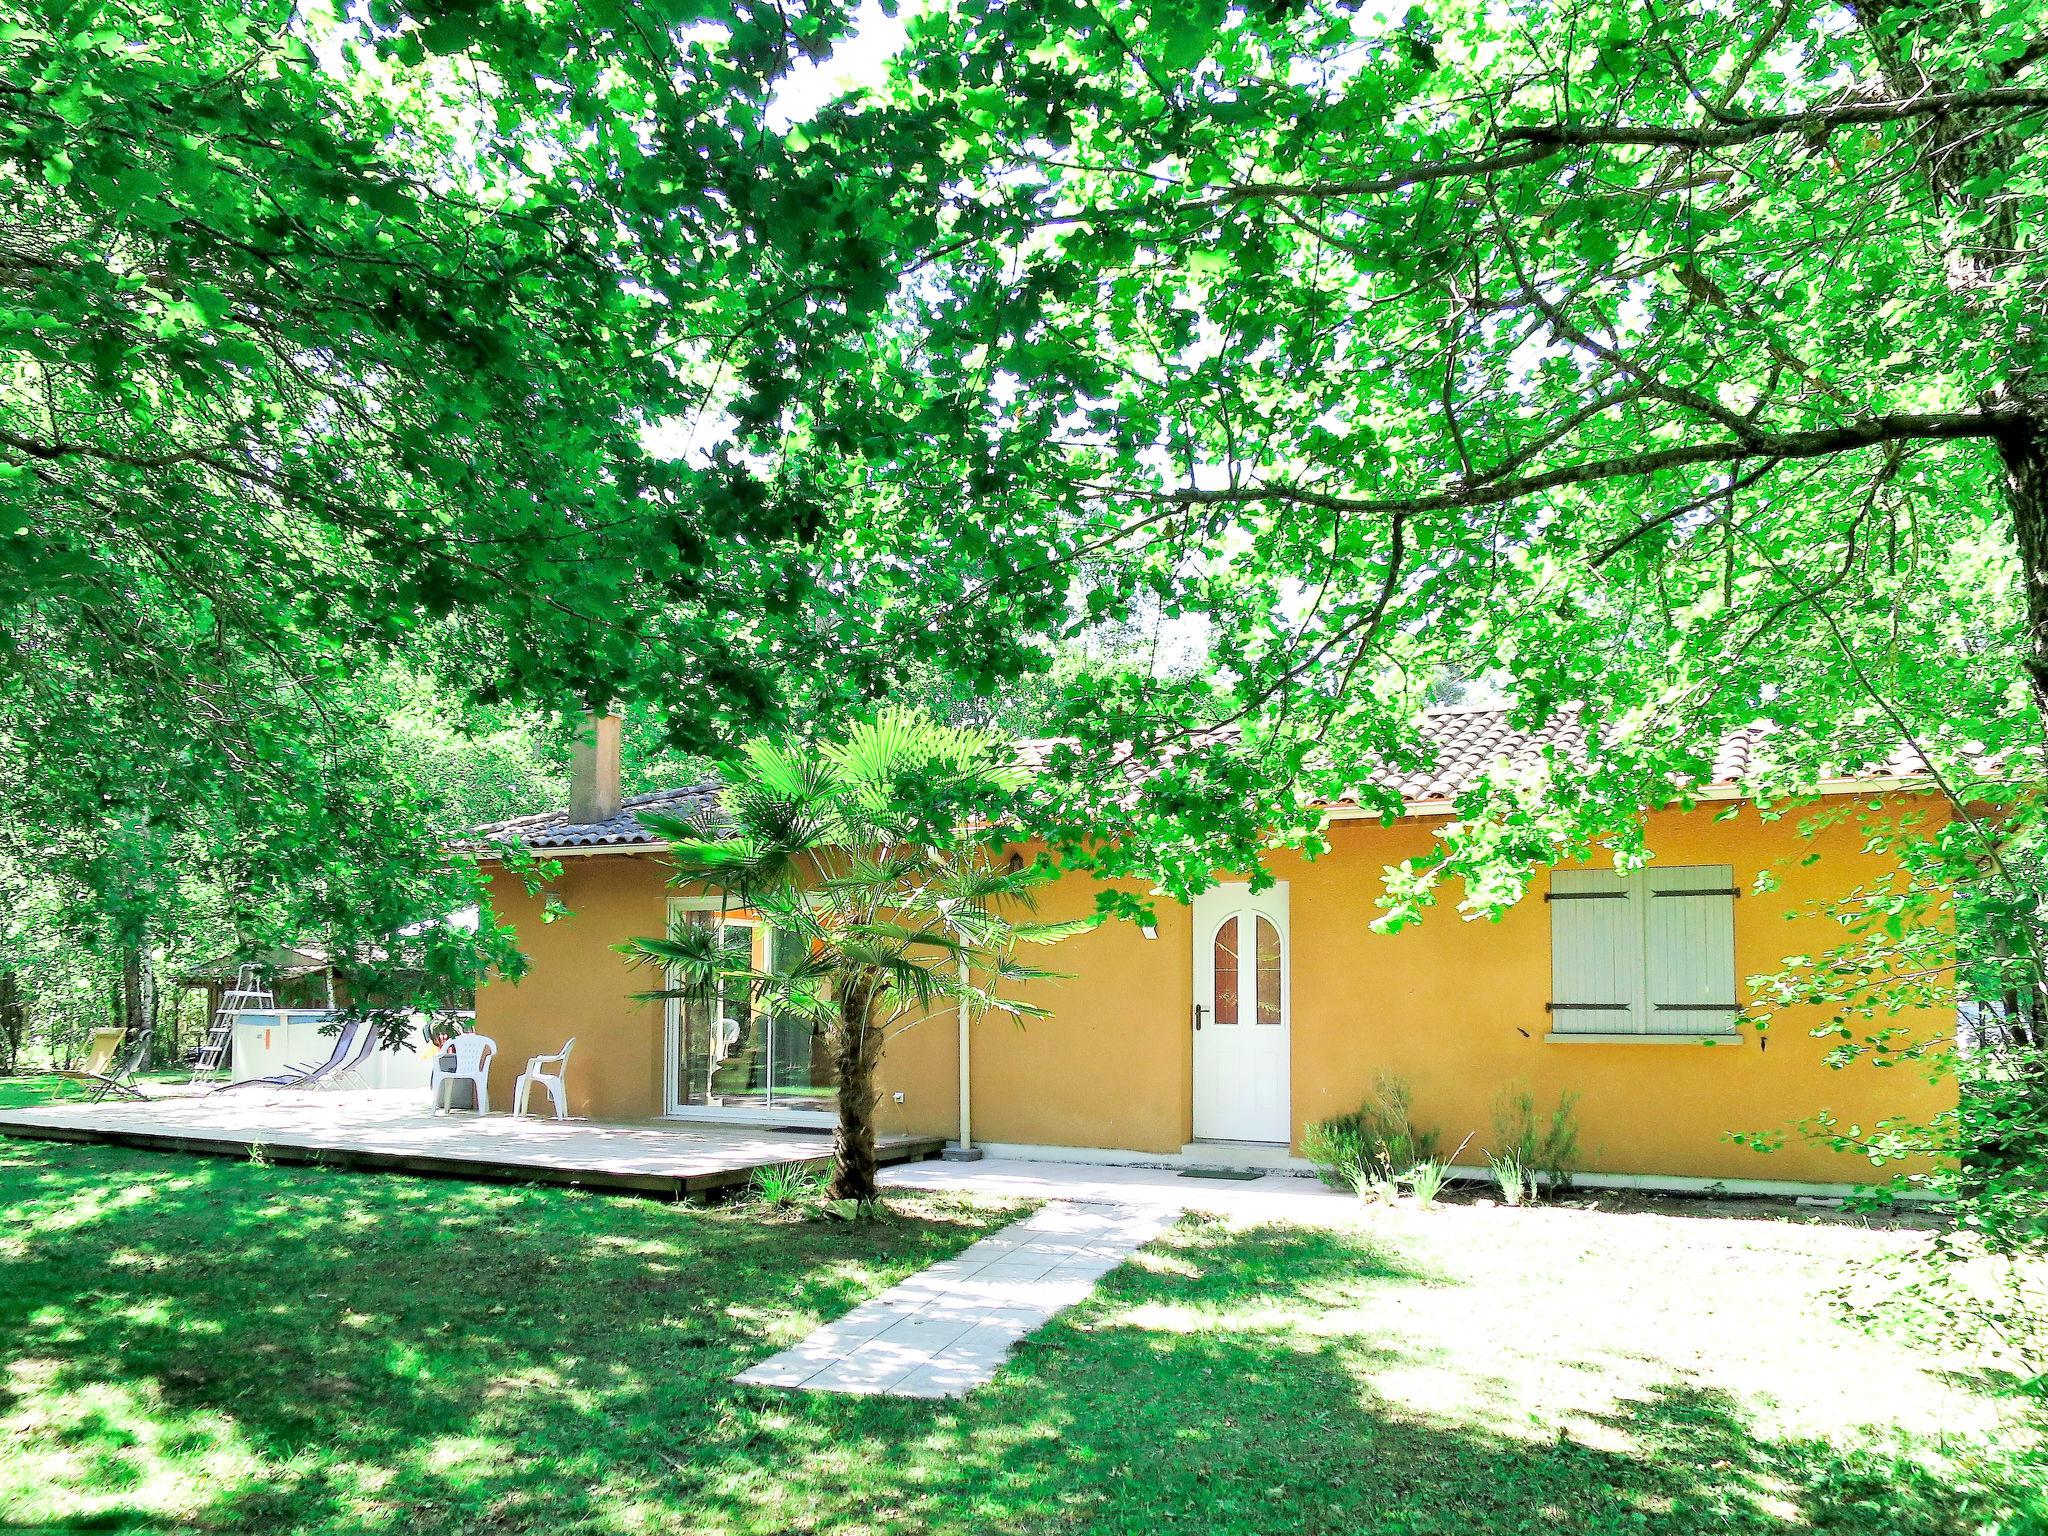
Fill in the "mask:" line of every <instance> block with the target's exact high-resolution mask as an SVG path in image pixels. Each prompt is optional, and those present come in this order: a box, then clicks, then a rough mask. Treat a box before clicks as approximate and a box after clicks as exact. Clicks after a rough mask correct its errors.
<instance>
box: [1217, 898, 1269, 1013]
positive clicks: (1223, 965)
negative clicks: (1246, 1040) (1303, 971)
mask: <svg viewBox="0 0 2048 1536" xmlns="http://www.w3.org/2000/svg"><path fill="white" fill-rule="evenodd" d="M1247 930H1249V932H1250V935H1251V953H1250V955H1249V956H1248V957H1247V955H1246V954H1245V949H1244V944H1245V933H1246V931H1247ZM1212 942H1213V943H1214V945H1215V952H1214V955H1213V957H1212V966H1213V972H1212V973H1213V975H1214V977H1215V998H1214V1001H1215V1005H1216V1011H1215V1022H1216V1023H1218V1024H1222V1025H1226V1026H1227V1025H1233V1024H1235V1023H1237V1021H1238V1014H1239V1009H1240V998H1241V996H1242V994H1243V993H1244V992H1245V991H1246V986H1247V984H1248V985H1249V992H1250V997H1249V1001H1250V1003H1251V1022H1252V1023H1253V1024H1263V1025H1266V1026H1267V1027H1269V1028H1278V1027H1279V1024H1280V982H1281V976H1280V967H1281V959H1280V930H1279V929H1278V928H1277V927H1275V926H1274V924H1273V920H1272V919H1271V918H1270V917H1267V916H1265V915H1263V914H1262V913H1257V912H1245V913H1240V914H1238V915H1236V916H1232V917H1226V918H1225V919H1223V926H1222V927H1220V928H1218V929H1217V930H1216V937H1215V939H1214V940H1213V941H1212ZM1247 958H1248V959H1249V961H1250V964H1249V966H1247V965H1246V963H1245V962H1246V960H1247Z"/></svg>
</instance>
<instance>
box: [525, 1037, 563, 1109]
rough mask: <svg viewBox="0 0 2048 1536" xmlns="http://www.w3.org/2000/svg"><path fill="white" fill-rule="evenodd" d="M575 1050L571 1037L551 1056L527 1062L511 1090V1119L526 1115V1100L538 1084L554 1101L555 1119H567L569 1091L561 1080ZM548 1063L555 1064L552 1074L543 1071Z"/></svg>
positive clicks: (535, 1058) (539, 1057) (538, 1057)
mask: <svg viewBox="0 0 2048 1536" xmlns="http://www.w3.org/2000/svg"><path fill="white" fill-rule="evenodd" d="M575 1049H576V1037H575V1036H574V1035H571V1036H570V1037H569V1043H568V1044H567V1045H565V1046H563V1047H562V1048H561V1049H560V1050H559V1051H557V1052H555V1054H554V1055H552V1056H536V1057H534V1058H533V1059H532V1060H531V1061H529V1062H527V1064H526V1070H525V1071H524V1072H522V1073H520V1074H519V1081H518V1082H517V1083H515V1084H514V1085H513V1088H512V1117H513V1118H514V1119H515V1120H516V1119H518V1118H519V1117H520V1116H521V1115H523V1114H525V1113H526V1098H527V1095H528V1094H529V1093H531V1092H532V1091H533V1085H534V1084H535V1083H539V1084H540V1085H541V1087H543V1088H545V1089H547V1091H548V1097H549V1098H550V1099H553V1100H554V1101H555V1118H556V1119H557V1120H566V1119H568V1118H569V1091H568V1089H566V1088H565V1087H563V1085H562V1079H563V1078H564V1077H565V1076H567V1075H568V1072H569V1053H570V1052H571V1051H573V1050H575ZM549 1062H553V1063H554V1064H555V1070H554V1071H552V1072H549V1071H545V1070H544V1069H545V1068H546V1066H547V1065H548V1063H549Z"/></svg>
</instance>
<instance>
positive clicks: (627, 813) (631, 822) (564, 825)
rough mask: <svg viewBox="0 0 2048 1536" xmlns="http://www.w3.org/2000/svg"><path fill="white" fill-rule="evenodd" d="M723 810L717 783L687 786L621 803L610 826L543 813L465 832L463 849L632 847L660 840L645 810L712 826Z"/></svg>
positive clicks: (563, 814)
mask: <svg viewBox="0 0 2048 1536" xmlns="http://www.w3.org/2000/svg"><path fill="white" fill-rule="evenodd" d="M717 810H718V785H717V784H715V783H704V784H686V785H683V786H682V787H681V788H679V789H657V790H653V791H650V792H649V793H647V794H644V795H628V796H626V798H625V799H624V800H623V801H621V802H620V804H619V812H618V814H617V815H616V816H612V817H608V818H607V819H606V820H604V821H593V822H584V823H580V824H579V823H576V822H572V821H570V820H569V813H568V812H567V811H539V812H536V813H535V814H533V815H531V816H514V817H511V818H509V819H508V820H505V821H494V822H491V823H490V824H489V825H487V826H481V827H473V828H471V829H470V830H469V831H468V832H465V833H464V834H463V836H462V843H461V846H463V847H465V848H469V849H472V850H476V849H478V848H479V847H480V846H481V845H487V844H490V843H518V844H521V845H523V846H524V847H526V848H529V849H532V850H533V851H534V852H536V853H544V852H547V851H548V850H550V849H559V848H631V847H635V846H644V845H646V844H649V843H653V842H656V841H657V839H656V838H655V836H654V834H653V833H651V832H649V831H648V830H647V829H646V828H645V827H643V826H641V825H640V818H639V813H640V812H641V811H661V812H664V813H666V814H669V815H680V816H687V817H689V818H690V819H691V820H693V821H709V819H710V818H711V817H713V816H714V815H715V814H716V813H717Z"/></svg>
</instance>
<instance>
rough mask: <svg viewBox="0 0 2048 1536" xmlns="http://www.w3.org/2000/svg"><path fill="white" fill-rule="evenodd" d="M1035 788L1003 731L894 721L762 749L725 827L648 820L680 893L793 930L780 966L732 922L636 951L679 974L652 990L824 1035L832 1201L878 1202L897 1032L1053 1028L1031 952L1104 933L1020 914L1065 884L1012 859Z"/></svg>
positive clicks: (725, 803)
mask: <svg viewBox="0 0 2048 1536" xmlns="http://www.w3.org/2000/svg"><path fill="white" fill-rule="evenodd" d="M1023 777H1024V776H1023V774H1022V772H1021V770H1020V769H1019V768H1018V767H1017V766H1016V759H1015V754H1014V752H1013V751H1012V750H1011V749H1010V748H1009V747H1008V746H1007V745H1005V744H1004V743H1003V742H1001V741H1000V739H999V738H997V737H995V736H992V735H990V734H987V733H984V732H979V731H971V730H963V729H959V728H956V727H950V726H942V725H938V724H935V723H933V722H932V721H929V720H927V719H925V718H923V717H921V716H919V715H916V714H913V713H912V712H910V711H908V710H904V709H889V710H885V711H883V712H882V713H881V714H880V715H879V716H878V717H877V718H875V719H874V720H872V721H869V722H866V723H864V724H861V725H859V726H857V727H856V728H855V729H854V730H852V731H851V732H850V733H849V734H848V735H847V736H846V737H845V739H844V740H840V741H831V742H824V743H819V744H811V743H804V742H795V741H775V740H759V741H754V742H751V743H749V744H748V745H747V747H746V748H745V749H744V752H743V753H742V758H741V766H740V768H739V770H738V771H737V772H735V773H734V774H733V775H732V777H731V779H730V781H729V783H728V784H727V787H726V789H725V791H724V793H723V795H722V796H721V797H720V806H721V817H720V821H719V824H718V825H716V826H715V827H711V828H707V827H705V826H703V825H700V824H697V823H694V822H690V821H686V820H682V819H680V818H677V817H674V816H662V815H654V814H649V815H646V816H643V817H642V818H641V820H642V822H643V823H644V824H645V825H646V826H647V828H648V829H649V830H650V831H652V832H653V833H655V834H656V835H657V836H658V837H660V838H662V839H663V841H665V842H667V843H668V844H669V847H670V851H669V861H670V864H671V865H672V867H673V870H674V873H673V875H672V877H671V879H670V884H671V885H672V886H674V887H678V888H681V889H684V890H687V891H689V892H691V893H693V894H698V895H710V896H716V897H718V898H720V908H719V914H718V917H719V919H721V920H722V919H723V917H724V916H725V915H727V914H738V913H744V914H746V915H747V916H748V917H749V918H750V919H751V920H753V921H755V922H758V923H760V924H763V925H765V926H766V927H767V929H768V930H769V932H771V933H779V934H781V935H784V936H785V937H784V938H783V939H782V941H781V943H780V945H779V946H771V947H770V949H769V951H768V953H769V954H770V955H773V954H775V951H776V948H778V947H779V948H780V949H781V950H782V958H781V959H780V960H779V961H775V960H770V961H767V962H765V963H762V964H756V962H755V957H754V954H753V951H752V948H751V947H750V946H733V945H730V944H728V943H727V942H726V938H725V935H724V934H723V933H722V932H721V926H722V924H721V922H720V921H713V922H710V923H701V922H700V923H681V924H677V925H675V926H673V927H672V928H671V931H670V932H669V933H668V934H667V935H666V936H665V937H662V938H645V939H634V940H631V941H629V942H628V943H627V944H625V945H622V946H621V952H622V953H624V954H626V955H627V956H628V958H630V959H631V960H633V961H634V962H635V963H637V964H642V965H650V966H659V967H661V968H663V970H664V971H665V972H666V973H667V976H668V979H669V985H668V986H667V987H666V988H664V989H662V990H660V991H654V992H649V993H647V994H645V995H646V996H648V997H651V998H668V997H677V998H683V999H687V1000H691V1001H715V1000H717V999H719V998H721V997H724V998H730V997H732V996H734V995H735V994H736V993H737V994H738V995H742V996H746V997H748V998H750V999H751V1000H752V1002H753V1004H754V1006H755V1007H756V1008H757V1009H760V1010H763V1011H766V1012H768V1013H770V1014H772V1015H781V1016H785V1017H795V1018H799V1019H804V1020H807V1021H809V1022H810V1023H811V1024H812V1025H813V1027H814V1028H816V1029H818V1030H819V1031H820V1032H822V1033H823V1034H824V1036H825V1038H826V1041H827V1044H828V1048H829V1050H830V1053H831V1056H832V1060H833V1063H834V1066H835V1067H836V1069H837V1084H838V1089H837V1091H838V1110H839V1124H838V1130H837V1132H836V1133H835V1135H834V1137H833V1144H832V1152H833V1160H834V1172H833V1179H832V1186H831V1196H832V1198H834V1199H837V1200H852V1201H858V1202H862V1203H865V1202H868V1201H871V1200H873V1199H874V1198H875V1122H874V1107H875V1070H876V1068H877V1067H878V1066H879V1065H880V1063H881V1060H882V1055H883V1051H884V1047H885V1046H886V1044H887V1041H888V1038H889V1036H890V1035H891V1034H892V1033H894V1032H897V1031H900V1030H901V1029H905V1028H908V1027H909V1026H910V1025H911V1024H914V1023H916V1022H918V1021H920V1020H922V1019H925V1018H928V1017H931V1016H932V1015H933V1014H934V1013H935V1012H936V1011H937V1010H939V1009H941V1008H948V1007H958V1006H960V1005H963V1004H964V1005H965V1006H966V1007H967V1008H968V1010H969V1011H970V1012H971V1013H974V1014H987V1013H1002V1014H1008V1015H1010V1016H1011V1017H1013V1018H1016V1019H1019V1020H1022V1019H1026V1018H1034V1017H1042V1016H1043V1015H1044V1013H1045V1010H1044V1009H1043V1008H1041V1007H1038V1006H1037V1005H1036V1004H1032V1003H1028V1002H1023V1001H1020V1000H1018V999H1017V998H1015V997H1012V996H1006V995H1004V992H1003V989H1005V988H1007V987H1010V986H1013V985H1014V984H1016V983H1019V982H1025V981H1032V980H1037V979H1039V978H1042V977H1047V976H1051V975H1053V974H1055V973H1053V972H1049V971H1041V970H1035V969H1032V968H1030V967H1028V966H1024V965H1021V964H1019V963H1018V962H1017V960H1016V958H1015V956H1016V952H1017V950H1018V948H1019V946H1021V945H1024V944H1046V943H1051V942H1053V941H1055V940H1058V939H1061V938H1065V937H1067V936H1069V935H1071V934H1074V933H1078V932H1081V931H1083V930H1085V929H1087V928H1089V927H1092V926H1093V924H1094V921H1095V920H1094V919H1086V920H1081V921H1073V922H1058V923H1038V922H1020V921H1017V920H1015V915H1016V914H1020V913H1029V912H1030V911H1031V910H1032V909H1033V906H1034V901H1033V895H1034V891H1035V888H1036V887H1037V886H1039V885H1041V884H1043V883H1044V882H1045V881H1047V880H1049V879H1051V878H1052V877H1053V875H1054V873H1055V871H1054V870H1053V869H1052V868H1051V866H1050V865H1049V864H1047V863H1044V862H1038V863H1021V864H1020V862H1019V861H1017V860H1015V859H1006V858H1003V857H1001V856H1000V854H1001V849H1002V846H1003V839H1002V836H1001V834H1000V830H999V829H1000V826H1001V823H1002V818H1003V815H1004V813H1005V812H1006V811H1007V810H1008V808H1009V806H1010V805H1011V803H1012V801H1013V799H1014V796H1015V793H1016V791H1017V789H1018V788H1019V787H1020V786H1021V784H1022V782H1023ZM1013 866H1016V867H1013ZM791 951H794V957H793V958H791Z"/></svg>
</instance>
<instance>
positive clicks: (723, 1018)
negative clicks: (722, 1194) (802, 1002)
mask: <svg viewBox="0 0 2048 1536" xmlns="http://www.w3.org/2000/svg"><path fill="white" fill-rule="evenodd" d="M669 922H670V926H671V928H674V927H677V926H682V925H689V926H698V927H708V928H715V929H717V930H718V933H719V941H720V943H721V944H722V945H723V946H724V948H725V950H726V952H727V953H729V954H730V955H731V956H732V957H733V959H734V960H735V961H736V962H742V963H745V964H747V965H749V966H751V967H752V968H753V969H754V970H757V971H765V970H769V969H771V968H772V969H773V970H774V971H786V970H788V969H789V968H790V967H791V966H793V965H795V964H796V963H797V962H798V961H799V960H800V959H801V958H802V954H803V951H802V948H801V944H802V941H801V940H799V939H796V938H794V937H793V936H792V935H789V934H786V933H783V932H781V931H779V930H777V929H773V928H770V927H768V926H767V925H766V924H764V923H762V922H760V921H759V920H758V919H757V918H754V917H752V916H751V915H748V914H743V913H742V914H735V913H731V912H727V913H723V914H721V913H719V912H718V911H717V910H715V909H707V908H699V907H693V906H690V905H688V904H686V903H681V902H679V903H677V904H675V905H673V906H672V907H671V910H670V914H669ZM668 1075H669V1106H668V1107H669V1113H671V1114H697V1113H708V1114H713V1115H734V1116H737V1117H753V1116H781V1115H793V1114H794V1115H802V1114H809V1113H826V1112H829V1111H830V1110H831V1109H832V1107H833V1095H834V1093H835V1091H836V1087H837V1075H836V1073H835V1071H834V1068H833V1061H832V1055H831V1051H830V1049H829V1041H828V1039H827V1038H826V1036H825V1033H824V1032H823V1031H822V1030H819V1029H817V1028H815V1027H814V1026H813V1025H812V1024H811V1022H810V1021H809V1020H808V1019H800V1018H795V1017H792V1016H788V1015H777V1014H776V1013H774V1012H773V1011H772V1010H770V1009H768V1008H766V1007H762V1006H759V1005H758V1004H757V1000H756V999H755V998H753V997H752V996H749V995H748V994H747V990H746V988H745V987H743V986H740V985H736V984H735V985H730V986H728V987H726V988H725V989H723V990H722V991H721V992H720V994H719V996H717V997H715V998H689V999H682V998H676V999H671V1000H670V1001H669V1004H668Z"/></svg>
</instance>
